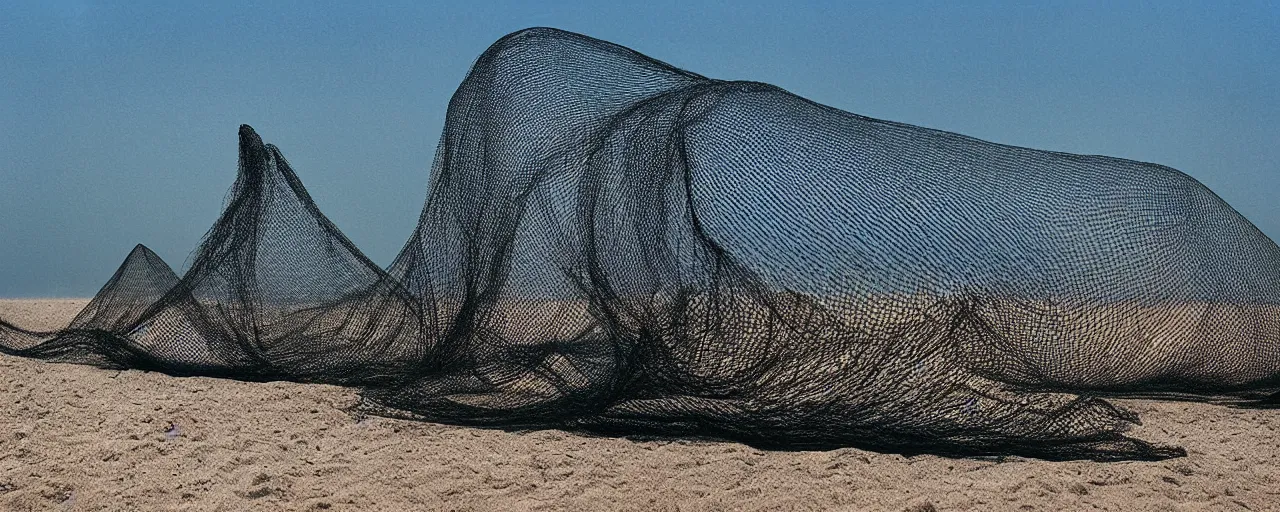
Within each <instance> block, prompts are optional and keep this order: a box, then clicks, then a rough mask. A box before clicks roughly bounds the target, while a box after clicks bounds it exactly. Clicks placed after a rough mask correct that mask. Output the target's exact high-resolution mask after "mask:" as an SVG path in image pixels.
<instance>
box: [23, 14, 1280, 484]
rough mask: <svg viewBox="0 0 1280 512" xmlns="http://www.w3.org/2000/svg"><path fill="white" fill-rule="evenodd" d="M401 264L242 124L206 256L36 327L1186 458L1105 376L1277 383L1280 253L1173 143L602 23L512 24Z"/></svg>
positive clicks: (889, 433)
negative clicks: (689, 61)
mask: <svg viewBox="0 0 1280 512" xmlns="http://www.w3.org/2000/svg"><path fill="white" fill-rule="evenodd" d="M431 172H432V174H431V184H430V190H429V195H428V199H427V202H426V205H425V207H424V209H423V212H422V216H421V219H420V222H419V225H418V228H417V230H416V231H415V232H414V234H413V236H412V237H411V239H410V240H409V242H408V243H407V244H406V245H405V247H404V249H403V251H402V252H401V254H400V255H399V256H398V257H397V258H396V260H395V262H394V263H393V264H392V265H391V266H390V267H389V268H387V269H383V268H380V267H378V266H377V265H375V264H373V263H372V262H371V261H370V260H369V259H367V258H366V257H365V256H364V255H362V254H361V253H360V251H359V250H357V249H356V248H355V246H353V245H352V243H351V242H350V241H349V240H348V239H347V238H346V237H345V236H344V235H342V234H341V233H340V232H339V231H338V229H337V228H336V227H335V226H334V225H333V224H332V223H330V222H329V221H328V219H326V218H325V217H324V216H323V215H322V214H321V213H320V211H319V210H318V209H317V208H316V205H315V203H314V202H313V201H312V200H311V198H310V197H309V196H308V195H307V192H306V191H305V190H304V189H303V187H302V185H301V183H300V182H299V180H298V178H297V176H296V175H295V174H294V172H293V170H292V169H291V168H290V167H289V164H288V163H287V162H286V161H285V159H284V157H283V156H281V154H280V151H279V150H278V149H277V148H276V147H274V146H272V145H269V144H263V143H262V141H261V140H260V139H259V138H258V136H257V135H256V134H255V133H254V132H253V130H251V129H250V128H249V127H247V126H244V127H241V129H240V169H239V175H238V178H237V180H236V183H235V185H234V188H233V190H232V193H231V195H230V199H229V201H228V203H227V205H226V209H225V211H224V212H223V214H222V216H221V218H219V219H218V221H217V223H215V224H214V226H213V228H212V229H211V230H210V231H209V233H208V234H207V235H206V237H205V238H204V241H203V242H202V244H201V245H200V247H199V249H197V251H196V252H195V254H194V255H193V258H192V261H191V265H190V268H189V269H188V270H187V271H186V272H185V274H184V275H182V276H181V277H179V276H177V275H176V274H175V273H174V272H173V271H172V270H171V269H170V268H169V267H168V266H167V265H166V264H165V263H164V262H163V261H161V260H160V258H159V257H157V256H156V255H155V254H154V253H152V252H151V251H149V250H147V249H146V248H145V247H142V246H138V247H137V248H136V249H135V250H134V251H133V252H132V253H131V254H130V255H129V256H128V258H127V259H126V261H125V262H124V264H123V265H122V266H121V267H120V270H119V271H118V272H117V273H116V275H115V276H113V277H112V278H111V280H110V282H108V283H107V285H106V286H105V287H103V289H102V290H101V291H100V292H99V293H98V295H97V296H96V297H95V298H94V299H93V301H92V302H91V303H90V304H89V305H88V306H87V307H86V308H85V309H84V311H83V312H81V313H80V314H79V315H78V316H77V317H76V318H75V320H74V321H73V322H71V324H70V325H69V326H68V327H67V328H66V329H64V330H61V331H57V332H50V333H41V332H30V331H25V330H23V329H20V328H18V327H15V326H13V325H11V324H7V323H0V347H2V348H3V351H4V352H5V353H8V354H15V355H20V356H27V357H34V358H43V359H49V360H54V361H63V362H76V363H88V364H94V365H98V366H102V367H110V368H137V369H146V370H155V371H162V372H166V373H171V374H179V375H213V376H223V377H231V378H239V379H249V380H267V379H287V380H295V381H304V382H328V383H337V384H345V385H352V386H359V387H361V388H362V389H363V393H364V396H365V398H366V399H367V402H368V403H369V404H370V405H369V406H370V407H371V408H373V409H376V410H378V411H381V412H384V413H388V414H398V415H408V416H412V417H416V418H421V419H426V420H433V421H441V422H449V423H459V424H466V425H481V426H497V427H511V428H525V427H559V428H573V429H580V430H589V431H594V432H605V433H621V434H648V435H653V434H656V435H665V436H713V437H720V438H731V439H737V440H741V441H745V442H750V443H755V444H758V445H765V446H775V447H788V448H809V447H816V448H821V447H831V446H846V445H853V446H861V447H868V448H876V449H884V450H897V451H903V452H932V453H939V454H947V455H1005V454H1019V455H1030V456H1037V457H1045V458H1094V459H1100V460H1108V459H1129V458H1134V459H1154V458H1163V457H1169V456H1176V455H1179V454H1181V453H1183V452H1182V451H1181V449H1179V448H1175V447H1163V446H1155V445H1152V444H1149V443H1146V442H1143V441H1141V440H1137V439H1133V438H1129V437H1125V436H1124V435H1123V434H1122V432H1124V431H1125V430H1126V428H1128V427H1129V426H1130V425H1132V424H1134V423H1136V422H1137V417H1136V416H1135V415H1134V414H1132V413H1130V412H1128V411H1125V410H1123V409H1120V408H1117V407H1115V406H1112V405H1111V404H1109V403H1107V402H1106V401H1104V400H1102V399H1100V398H1098V396H1100V395H1108V394H1109V395H1121V396H1166V397H1178V398H1197V399H1203V400H1210V401H1233V402H1235V403H1242V404H1255V405H1257V404H1264V403H1266V400H1268V398H1266V397H1267V396H1268V395H1269V394H1271V393H1274V392H1275V390H1276V387H1277V384H1278V382H1277V377H1278V376H1280V249H1278V248H1277V246H1276V245H1275V244H1274V243H1273V242H1272V241H1271V240H1270V239H1268V238H1267V237H1266V236H1264V235H1263V234H1262V233H1261V232H1259V231H1258V230H1257V229H1256V228H1255V227H1254V226H1253V225H1252V224H1250V223H1249V222H1248V221H1246V220H1245V219H1244V218H1243V217H1241V216H1240V215H1239V214H1238V213H1236V212H1235V211H1234V210H1233V209H1232V208H1231V207H1229V206H1228V205H1227V204H1225V203H1224V202H1223V201H1222V200H1221V199H1219V198H1218V197H1217V196H1215V195H1214V194H1213V193H1211V192H1210V191H1209V190H1207V189H1206V188H1205V187H1204V186H1202V185H1201V184H1199V183H1197V182H1196V181H1195V180H1193V179H1191V178H1190V177H1188V176H1186V175H1184V174H1182V173H1180V172H1178V171H1176V170H1173V169H1170V168H1167V167H1163V166H1159V165H1154V164H1148V163H1141V162H1134V161H1128V160H1121V159H1116V158H1107V157H1100V156H1081V155H1073V154H1065V153H1054V152H1048V151H1039V150H1033V149H1026V148H1019V147H1011V146H1004V145H999V144H993V143H989V142H985V141H981V140H977V139H973V138H969V137H965V136H961V135H957V134H953V133H947V132H942V131H937V130H930V129H925V128H920V127H916V126H910V125H905V124H899V123H892V122H886V121H881V120H876V119H871V118H866V117H862V116H858V115H854V114H850V113H848V112H844V111H841V110H837V109H834V108H831V107H827V106H823V105H819V104H816V103H813V102H811V101H807V100H805V99H803V98H799V97H797V96H794V95H792V94H790V93H787V92H786V91H783V90H781V89H779V88H777V87H773V86H770V85H767V84H762V83H755V82H734V81H720V80H713V79H708V78H705V77H702V76H699V75H696V74H693V73H690V72H687V71H683V70H680V69H677V68H674V67H671V66H669V65H667V64H664V63H661V62H658V61H655V60H653V59H650V58H648V57H645V56H643V55H640V54H638V53H636V52H634V51H631V50H629V49H627V48H623V47H620V46H617V45H613V44H610V43H606V42H603V41H599V40H594V39H591V38H588V37H584V36H580V35H576V34H572V33H567V32H562V31H557V30H552V29H530V30H525V31H521V32H518V33H515V34H512V35H509V36H507V37H505V38H503V39H501V40H500V41H498V42H497V43H495V44H494V45H493V46H492V47H491V48H490V49H489V50H488V51H486V52H485V53H484V54H483V55H482V56H481V57H480V58H479V60H478V61H477V62H476V63H475V65H474V67H473V68H472V70H471V72H470V74H469V75H468V76H467V78H466V80H465V81H464V82H463V83H462V85H461V86H460V87H459V88H458V91H457V92H456V93H455V95H454V96H453V98H452V100H451V102H450V104H449V110H448V118H447V121H446V124H445V130H444V135H443V137H442V139H441V141H440V144H439V150H438V152H437V155H436V160H435V164H434V166H433V167H432V169H431Z"/></svg>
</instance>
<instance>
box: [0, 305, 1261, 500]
mask: <svg viewBox="0 0 1280 512" xmlns="http://www.w3.org/2000/svg"><path fill="white" fill-rule="evenodd" d="M84 303H85V301H83V300H22V301H19V300H13V301H0V318H4V319H6V320H9V321H11V322H13V323H15V324H17V325H20V326H23V327H26V328H30V329H54V328H58V327H62V326H63V325H64V324H65V323H66V322H67V321H68V320H69V319H70V318H71V317H72V316H74V314H75V313H76V312H77V311H78V310H79V308H80V307H82V306H83V305H84ZM1118 402H1120V403H1121V404H1123V405H1124V406H1127V407H1129V408H1132V409H1134V410H1136V411H1138V412H1139V413H1140V414H1141V416H1142V419H1143V421H1144V425H1143V426H1141V427H1139V428H1137V429H1136V430H1135V431H1134V432H1133V435H1135V436H1137V437H1140V438H1142V439H1146V440H1149V441H1154V442H1159V443H1171V444H1177V445H1180V446H1183V447H1184V448H1186V449H1187V452H1188V456H1187V457H1185V458H1180V459H1173V460H1168V461H1163V462H1124V463H1095V462H1045V461H1039V460H1028V459H1021V458H1012V459H1007V460H1003V461H994V460H972V459H950V458H943V457H936V456H928V455H925V456H915V457H909V458H908V457H903V456H901V455H897V454H884V453H876V452H870V451H865V450H859V449H854V448H845V449H839V450H831V451H800V452H785V451H766V450H759V449H755V448H752V447H749V446H745V445H742V444H739V443H733V442H714V441H702V440H696V441H693V440H686V441H672V440H643V439H625V438H609V437H594V436H589V435H583V434H577V433H571V432H562V431H555V430H544V431H534V432H507V431H502V430H483V429H474V428H463V427H454V426H445V425H437V424H432V423H422V422H414V421H405V420H396V419H388V418H381V417H373V416H362V415H359V414H356V413H353V412H351V411H352V410H353V407H354V406H355V405H356V404H357V403H358V397H357V394H356V392H355V391H354V390H351V389H345V388H340V387H335V386H324V385H304V384H294V383H286V382H273V383H249V382H238V381H231V380H221V379H210V378H175V377H170V376H166V375H163V374H157V373H150V372H138V371H123V372H117V371H106V370H100V369H95V368H91V367H86V366H77V365H67V364H49V363H41V362H36V361H28V360H22V359H17V358H12V357H0V510H17V511H25V510H673V511H674V510H685V511H697V510H760V511H766V510H768V511H773V510H910V511H916V512H923V511H931V510H939V511H943V510H1057V511H1061V510H1115V511H1133V510H1179V511H1182V510H1253V511H1259V510H1280V432H1278V430H1277V429H1278V428H1280V410H1249V409H1231V408H1226V407H1219V406H1212V405H1204V404H1196V403H1180V402H1154V401H1141V400H1125V401H1118Z"/></svg>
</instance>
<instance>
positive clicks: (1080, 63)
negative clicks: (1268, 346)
mask: <svg viewBox="0 0 1280 512" xmlns="http://www.w3.org/2000/svg"><path fill="white" fill-rule="evenodd" d="M175 4H184V5H175ZM186 4H190V5H186ZM470 4H471V3H470V2H448V3H441V5H427V4H426V3H424V2H385V3H382V4H380V5H379V6H378V7H376V8H373V7H364V6H363V5H362V4H361V3H359V2H263V3H261V4H257V5H254V4H249V3H240V2H211V3H208V5H197V4H194V3H187V2H181V3H176V2H175V3H170V2H128V5H127V6H119V5H114V3H105V2H102V3H100V2H90V1H59V0H54V1H47V2H28V1H17V2H14V1H9V2H5V3H4V4H3V5H2V6H0V297H37V296H45V297H48V296H88V295H92V294H93V293H94V291H96V290H97V289H98V287H99V286H101V285H102V284H103V283H104V282H105V281H106V280H107V279H108V278H109V277H110V275H111V273H112V272H113V271H114V270H115V268H116V266H117V265H119V264H120V262H121V261H122V260H123V259H124V257H125V255H126V254H128V252H129V250H130V249H131V248H132V247H133V246H134V245H135V244H137V243H142V244H145V245H147V246H148V247H150V248H152V249H153V250H155V251H156V253H158V254H159V255H160V256H161V257H163V258H164V259H165V260H167V261H168V262H169V263H170V264H171V265H172V266H173V267H174V268H175V269H177V270H179V271H181V270H182V269H183V268H184V262H185V261H186V259H187V256H188V254H189V253H190V251H191V250H192V249H194V248H195V247H196V245H197V244H198V242H199V240H200V238H201V237H202V236H203V235H204V233H205V231H206V230H207V229H208V228H209V226H210V225H211V224H212V223H213V221H214V220H215V219H216V217H217V215H218V212H219V211H220V209H221V207H222V203H223V199H224V196H225V194H226V192H227V190H228V188H229V187H230V185H231V183H232V181H234V179H235V171H236V154H237V153H236V129H237V127H238V126H239V125H240V124H241V123H248V124H250V125H253V127H254V128H255V129H257V131H258V133H260V134H261V135H262V137H263V138H264V139H265V140H267V141H268V142H272V143H274V144H276V145H278V146H279V147H280V148H281V150H282V151H283V152H284V154H285V155H286V156H287V157H288V158H289V160H290V162H291V163H292V164H293V167H294V168H295V169H296V170H297V172H298V175H299V177H300V178H301V179H302V180H303V182H304V183H305V184H306V186H307V188H308V190H309V191H310V192H311V195H312V197H314V198H315V200H316V202H317V203H318V204H319V206H320V208H321V210H322V211H323V212H325V213H326V214H327V215H328V216H329V217H330V218H331V219H332V220H333V221H334V222H335V223H336V224H337V225H338V227H339V228H341V229H342V230H343V231H344V232H345V233H346V234H347V235H348V236H349V237H350V238H351V239H352V240H353V241H354V242H355V243H356V245H357V246H359V247H360V248H361V249H362V250H363V251H364V252H365V253H366V254H368V255H369V256H370V257H371V258H372V259H373V260H374V261H376V262H378V263H380V264H384V265H385V264H387V263H389V262H390V261H391V259H392V258H393V257H394V256H395V254H396V253H397V252H398V251H399V249H400V247H401V245H402V244H403V243H404V241H405V239H407V238H408V236H409V235H410V233H411V231H412V230H413V227H414V224H415V223H416V221H417V218H418V213H419V210H420V209H421V207H422V203H423V200H424V199H425V193H426V184H427V180H428V175H427V174H428V169H429V167H430V164H431V159H432V156H433V154H434V152H435V145H436V142H437V140H438V138H439V136H440V132H441V130H442V128H443V120H444V112H445V107H446V106H447V102H448V100H449V97H450V95H451V94H452V93H453V90H454V88H455V87H456V86H457V85H458V83H459V82H460V81H461V80H462V78H463V77H464V76H465V74H466V72H467V69H468V67H469V66H470V65H471V63H472V61H473V60H474V59H475V58H476V57H477V56H479V54H480V53H481V52H482V51H484V49H485V48H486V47H487V46H488V45H489V44H490V43H492V42H493V41H494V40H496V39H497V38H499V37H501V36H502V35H504V34H506V33H508V32H511V31H514V30H517V29H520V28H524V27H529V26H552V27H557V28H562V29H566V30H571V31H575V32H581V33H583V34H587V35H590V36H592V37H597V38H601V39H605V40H608V41H612V42H616V43H619V44H622V45H626V46H629V47H632V48H634V49H636V50H638V51H640V52H642V53H645V54H648V55H650V56H652V57H655V58H657V59H660V60H663V61H666V62H669V63H671V64H674V65H676V66H680V67H683V68H686V69H689V70H692V71H695V72H697V73H700V74H703V75H706V76H710V77H713V78H723V79H746V80H756V81H762V82H768V83H772V84H776V85H778V86H781V87H783V88H785V89H788V90H790V91H792V92H794V93H796V94H799V95H801V96H804V97H807V98H810V99H812V100H815V101H818V102H820V103H825V104H828V105H832V106H835V107H838V108H841V109H844V110H848V111H851V112H855V113H858V114H863V115H868V116H872V117H877V118H882V119H889V120H893V121H900V122H906V123H911V124H916V125H921V126H927V127H931V128H938V129H943V130H949V131H954V132H959V133H963V134H966V135H970V136H974V137H978V138H981V139H986V140H990V141H995V142H1000V143H1005V144H1013V145H1019V146H1028V147H1034V148H1040V149H1051V150H1057V151H1067V152H1072V153H1088V154H1103V155H1109V156H1117V157H1123V158H1129V159H1134V160H1142V161H1149V162H1156V163H1160V164H1164V165H1168V166H1171V167H1174V168H1177V169H1179V170H1182V171H1184V172H1186V173H1188V174H1190V175H1192V176H1193V177H1195V178H1197V179H1199V180H1200V181H1201V182H1203V183H1205V184H1206V185H1208V186H1209V187H1210V188H1211V189H1213V190H1214V191H1215V192H1217V193H1218V194H1219V195H1220V196H1222V197H1223V198H1224V199H1226V201H1227V202H1228V203H1230V204H1231V205H1233V206H1234V207H1235V208H1236V209H1237V210H1239V211H1240V212H1241V213H1243V214H1244V215H1245V216H1246V217H1248V218H1249V219H1250V220H1252V221H1253V222H1254V223H1255V224H1257V225H1258V227H1259V228H1261V229H1262V230H1263V231H1264V232H1265V233H1267V234H1268V235H1269V236H1271V237H1272V238H1273V239H1280V3H1276V2H1252V3H1251V2H1230V3H1227V2H1216V1H1207V2H1143V3H1127V2H1061V3H1056V5H1054V6H1050V7H1045V6H1041V5H1030V6H1027V5H1024V3H1022V2H963V3H959V2H958V3H955V4H954V5H953V3H950V2H885V3H884V5H879V6H864V5H854V6H850V5H845V4H846V3H845V2H829V3H817V2H814V3H796V2H785V3H784V2H723V3H706V4H703V3H699V2H692V1H688V0H682V1H651V2H635V3H634V5H632V6H617V5H611V3H598V4H597V3H581V4H579V3H572V2H528V3H525V2H510V3H507V2H495V3H489V4H487V5H483V6H475V5H470ZM961 4H973V5H961ZM1278 278H1280V276H1278Z"/></svg>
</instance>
